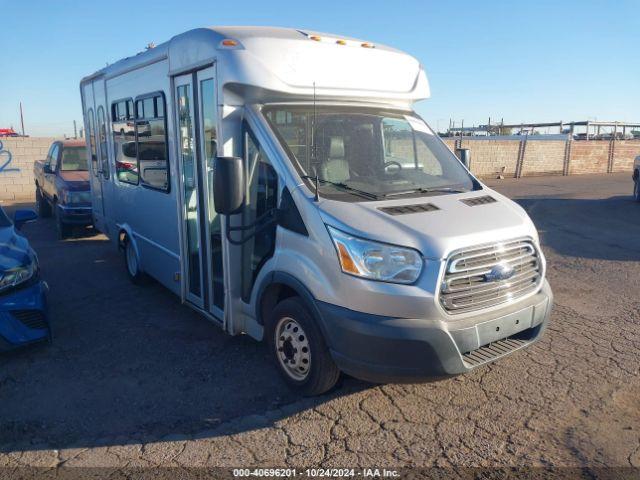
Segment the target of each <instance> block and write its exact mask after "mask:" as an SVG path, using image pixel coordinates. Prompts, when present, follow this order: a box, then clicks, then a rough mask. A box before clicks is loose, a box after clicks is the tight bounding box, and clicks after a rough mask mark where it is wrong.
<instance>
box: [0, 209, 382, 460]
mask: <svg viewBox="0 0 640 480" xmlns="http://www.w3.org/2000/svg"><path fill="white" fill-rule="evenodd" d="M17 208H32V205H30V204H20V205H12V206H11V208H7V209H6V210H7V212H8V213H9V214H10V215H12V213H13V211H15V210H16V209H17ZM23 234H24V235H26V236H27V238H29V241H30V243H31V245H32V247H33V248H34V249H35V250H36V252H37V253H38V256H39V260H40V265H41V271H42V277H43V278H44V279H45V280H46V281H47V282H48V283H49V285H50V288H51V290H50V295H49V299H50V313H51V318H52V322H53V328H54V341H53V343H52V344H51V345H47V344H44V345H38V346H35V347H31V348H27V349H23V350H17V351H13V352H10V353H8V354H3V355H1V356H0V405H1V406H2V414H1V415H0V451H5V452H8V451H18V450H25V449H31V450H33V449H44V448H55V449H62V448H65V447H70V446H76V447H92V446H97V445H105V444H114V443H117V444H123V443H132V442H148V441H158V440H162V439H163V438H165V439H168V438H176V437H177V436H178V437H179V436H181V435H189V434H195V433H198V432H203V431H207V432H210V435H211V436H215V435H223V434H229V433H235V432H233V431H232V430H233V429H235V430H242V429H254V428H257V427H259V426H266V425H265V424H271V423H273V422H275V421H277V420H278V418H279V417H281V416H283V415H291V414H292V413H295V411H299V410H304V409H308V408H313V407H314V406H316V405H317V404H319V403H322V402H325V401H327V400H328V399H330V398H333V397H335V396H338V395H349V394H350V393H352V392H355V391H358V390H361V389H363V388H368V386H369V385H368V384H365V383H362V382H359V381H357V380H354V379H350V378H346V379H344V380H343V385H342V388H339V389H337V390H335V391H334V392H333V393H330V394H328V395H326V396H324V397H319V398H314V399H304V400H301V399H300V398H299V397H298V396H297V395H295V394H293V393H292V392H291V391H290V390H289V389H288V388H287V387H286V385H285V384H284V383H283V381H282V380H281V379H280V377H279V375H278V373H277V371H276V370H275V367H274V366H273V365H272V363H271V361H270V359H269V358H268V356H267V352H266V349H265V348H264V347H263V345H262V344H260V343H258V342H255V341H253V340H252V339H250V338H248V337H244V336H240V337H230V336H228V335H226V334H224V333H223V332H222V330H220V329H219V328H218V327H217V326H215V325H213V324H211V323H209V322H208V321H207V320H205V319H204V318H203V317H202V316H200V315H199V314H197V313H196V312H194V311H192V310H191V309H189V308H187V307H185V306H183V305H181V304H180V301H179V299H178V298H177V297H176V296H175V295H174V294H173V293H171V292H170V291H168V290H167V289H165V288H164V287H162V286H161V285H159V284H157V283H151V284H149V285H146V286H135V285H132V284H131V283H130V282H129V279H128V277H127V275H126V273H125V269H124V262H123V259H122V257H121V255H120V253H119V252H118V251H117V250H116V249H115V248H114V247H113V246H112V244H111V243H109V242H108V240H107V239H106V237H104V236H102V235H100V234H97V233H96V232H92V231H91V230H85V231H83V232H76V233H75V235H74V237H73V238H70V239H67V240H64V241H59V240H57V239H56V235H55V226H54V223H53V220H52V219H39V220H38V221H37V222H35V223H32V224H27V225H25V226H24V227H23ZM268 411H269V412H272V413H271V415H270V416H268V417H265V416H264V414H265V412H268ZM239 417H243V418H245V420H246V421H243V422H231V423H227V422H228V421H229V420H231V419H236V418H239Z"/></svg>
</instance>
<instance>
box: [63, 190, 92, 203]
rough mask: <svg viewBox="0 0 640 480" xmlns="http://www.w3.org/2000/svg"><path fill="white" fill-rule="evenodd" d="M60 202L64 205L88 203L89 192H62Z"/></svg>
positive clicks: (89, 198) (89, 200) (89, 199)
mask: <svg viewBox="0 0 640 480" xmlns="http://www.w3.org/2000/svg"><path fill="white" fill-rule="evenodd" d="M62 202H63V203H64V204H77V203H90V202H91V192H86V191H81V192H70V191H69V190H64V191H63V192H62Z"/></svg>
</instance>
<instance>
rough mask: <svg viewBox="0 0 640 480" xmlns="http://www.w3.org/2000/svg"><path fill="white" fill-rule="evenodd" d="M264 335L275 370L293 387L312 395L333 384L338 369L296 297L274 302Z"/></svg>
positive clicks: (304, 307) (329, 387) (314, 323)
mask: <svg viewBox="0 0 640 480" xmlns="http://www.w3.org/2000/svg"><path fill="white" fill-rule="evenodd" d="M266 335H267V340H268V342H269V349H270V350H271V353H272V355H273V356H274V359H275V362H276V365H277V367H278V370H279V371H280V373H281V374H282V376H283V377H284V379H285V381H286V382H287V384H289V386H291V387H292V388H293V389H295V390H298V391H299V392H301V393H302V394H304V395H309V396H313V395H320V394H322V393H325V392H327V391H328V390H330V389H331V388H333V387H334V386H335V384H336V382H337V381H338V378H339V377H340V370H339V369H338V367H337V366H336V364H335V362H334V361H333V358H331V353H330V352H329V348H328V347H327V344H326V343H325V341H324V337H323V335H322V332H321V331H320V329H319V328H318V325H317V324H316V322H315V321H314V319H313V317H312V315H311V314H310V313H309V311H308V309H307V307H306V306H305V305H304V303H303V302H302V301H301V300H300V299H299V298H297V297H291V298H287V299H285V300H283V301H282V302H280V303H279V304H278V305H276V307H275V308H274V309H273V312H272V313H271V315H270V317H269V320H268V324H267V329H266Z"/></svg>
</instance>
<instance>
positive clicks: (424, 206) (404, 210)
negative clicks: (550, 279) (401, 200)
mask: <svg viewBox="0 0 640 480" xmlns="http://www.w3.org/2000/svg"><path fill="white" fill-rule="evenodd" d="M379 210H382V211H383V212H384V213H388V214H389V215H407V214H409V213H422V212H433V211H435V210H440V209H439V208H438V207H436V206H435V205H434V204H433V203H420V204H417V205H399V206H397V207H382V208H380V209H379Z"/></svg>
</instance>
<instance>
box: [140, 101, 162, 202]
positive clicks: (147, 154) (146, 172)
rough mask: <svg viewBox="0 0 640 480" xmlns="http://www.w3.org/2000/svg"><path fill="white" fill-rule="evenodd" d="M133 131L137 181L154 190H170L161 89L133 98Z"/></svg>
mask: <svg viewBox="0 0 640 480" xmlns="http://www.w3.org/2000/svg"><path fill="white" fill-rule="evenodd" d="M135 131H136V140H137V144H136V145H137V149H136V150H137V158H138V172H139V175H140V183H142V184H143V185H145V186H147V187H149V188H153V189H156V190H162V191H165V192H166V191H168V190H169V156H168V149H167V128H166V118H165V98H164V95H163V94H162V93H158V94H153V95H149V96H145V97H143V98H139V99H137V100H136V120H135Z"/></svg>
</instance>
